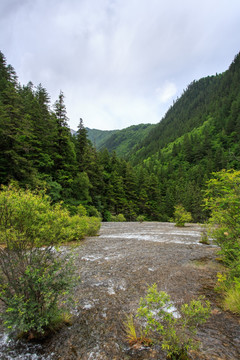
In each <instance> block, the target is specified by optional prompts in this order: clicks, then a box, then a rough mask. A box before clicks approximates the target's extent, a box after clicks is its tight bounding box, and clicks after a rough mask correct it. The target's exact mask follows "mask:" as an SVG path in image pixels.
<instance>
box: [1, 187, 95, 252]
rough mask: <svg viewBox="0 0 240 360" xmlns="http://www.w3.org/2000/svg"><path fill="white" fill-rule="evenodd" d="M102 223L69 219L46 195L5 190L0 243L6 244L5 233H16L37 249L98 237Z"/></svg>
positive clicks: (19, 190)
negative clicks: (86, 237)
mask: <svg viewBox="0 0 240 360" xmlns="http://www.w3.org/2000/svg"><path fill="white" fill-rule="evenodd" d="M99 228H100V219H98V220H96V218H93V220H91V219H89V218H87V217H86V216H79V215H74V216H70V215H69V212H68V211H67V210H66V209H63V208H62V207H61V204H56V205H51V203H50V201H49V197H48V196H47V195H46V194H45V193H44V192H39V193H33V192H31V191H30V190H26V191H24V190H22V189H17V188H15V187H13V186H10V187H8V188H7V187H3V189H2V191H1V192H0V242H2V243H5V242H6V239H5V237H6V234H5V232H6V229H12V230H13V229H14V231H15V232H16V233H18V235H20V234H21V235H24V238H26V239H27V240H28V241H29V242H32V241H33V240H34V243H35V245H36V246H41V245H47V244H51V245H52V244H53V243H54V244H59V243H62V242H67V241H75V240H80V239H82V238H83V237H84V236H86V235H88V232H89V229H91V231H90V232H91V235H94V234H95V233H97V231H98V230H99Z"/></svg>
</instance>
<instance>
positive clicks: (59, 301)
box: [0, 232, 76, 338]
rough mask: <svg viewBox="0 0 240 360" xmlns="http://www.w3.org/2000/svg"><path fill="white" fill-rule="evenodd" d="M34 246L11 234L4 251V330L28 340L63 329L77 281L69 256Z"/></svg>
mask: <svg viewBox="0 0 240 360" xmlns="http://www.w3.org/2000/svg"><path fill="white" fill-rule="evenodd" d="M19 240H20V241H19ZM32 245H33V244H29V243H28V242H26V241H23V238H21V239H18V238H16V237H15V234H14V233H10V232H9V233H8V242H7V247H6V248H4V249H0V281H1V284H0V299H1V300H2V301H3V304H4V310H3V312H2V314H1V316H2V319H3V321H4V326H5V328H6V330H7V331H9V332H11V331H13V330H14V331H16V332H17V333H18V334H19V333H22V334H24V335H26V336H27V337H28V338H35V337H40V336H43V335H44V334H45V333H47V332H48V330H49V329H53V328H55V327H57V326H60V323H61V322H63V321H64V314H65V312H66V311H67V308H68V305H69V301H70V293H71V291H72V289H73V286H74V284H75V281H76V277H75V276H74V265H73V261H72V260H71V259H70V255H69V254H68V255H63V254H62V253H60V252H57V251H56V250H55V249H54V248H53V247H51V246H47V247H45V248H35V247H33V246H32Z"/></svg>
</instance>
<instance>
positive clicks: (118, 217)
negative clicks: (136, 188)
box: [111, 214, 126, 222]
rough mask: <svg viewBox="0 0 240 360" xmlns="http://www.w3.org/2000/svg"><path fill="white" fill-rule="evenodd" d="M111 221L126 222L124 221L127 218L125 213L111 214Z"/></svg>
mask: <svg viewBox="0 0 240 360" xmlns="http://www.w3.org/2000/svg"><path fill="white" fill-rule="evenodd" d="M111 221H116V222H124V221H126V219H125V216H124V215H123V214H118V215H112V216H111Z"/></svg>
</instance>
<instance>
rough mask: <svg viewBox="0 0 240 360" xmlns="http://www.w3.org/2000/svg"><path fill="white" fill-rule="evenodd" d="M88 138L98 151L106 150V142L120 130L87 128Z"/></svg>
mask: <svg viewBox="0 0 240 360" xmlns="http://www.w3.org/2000/svg"><path fill="white" fill-rule="evenodd" d="M86 130H87V136H88V138H89V140H90V141H91V143H92V144H93V145H94V146H95V147H96V149H97V150H99V149H101V148H102V147H103V148H105V142H106V141H107V140H108V139H109V138H110V137H111V135H112V134H115V133H116V132H118V131H120V130H97V129H89V128H88V127H86Z"/></svg>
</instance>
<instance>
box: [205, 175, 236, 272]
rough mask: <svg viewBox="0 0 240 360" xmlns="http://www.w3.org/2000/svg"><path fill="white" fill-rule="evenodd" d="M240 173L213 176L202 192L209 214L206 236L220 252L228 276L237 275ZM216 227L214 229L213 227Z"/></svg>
mask: <svg viewBox="0 0 240 360" xmlns="http://www.w3.org/2000/svg"><path fill="white" fill-rule="evenodd" d="M239 184H240V171H235V170H229V171H225V170H222V171H220V172H218V173H214V177H213V178H212V179H211V180H209V181H208V183H207V186H208V187H207V190H206V191H205V199H204V201H205V208H206V209H207V210H210V219H209V223H210V225H211V228H210V235H211V236H212V238H213V239H214V240H215V242H216V243H217V245H218V246H220V248H221V251H220V253H221V255H222V257H223V260H224V262H225V264H226V265H227V266H228V267H229V268H230V269H231V272H232V276H233V277H234V276H239V275H240V241H239V239H240V211H239V209H240V187H239ZM216 225H217V226H216Z"/></svg>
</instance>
